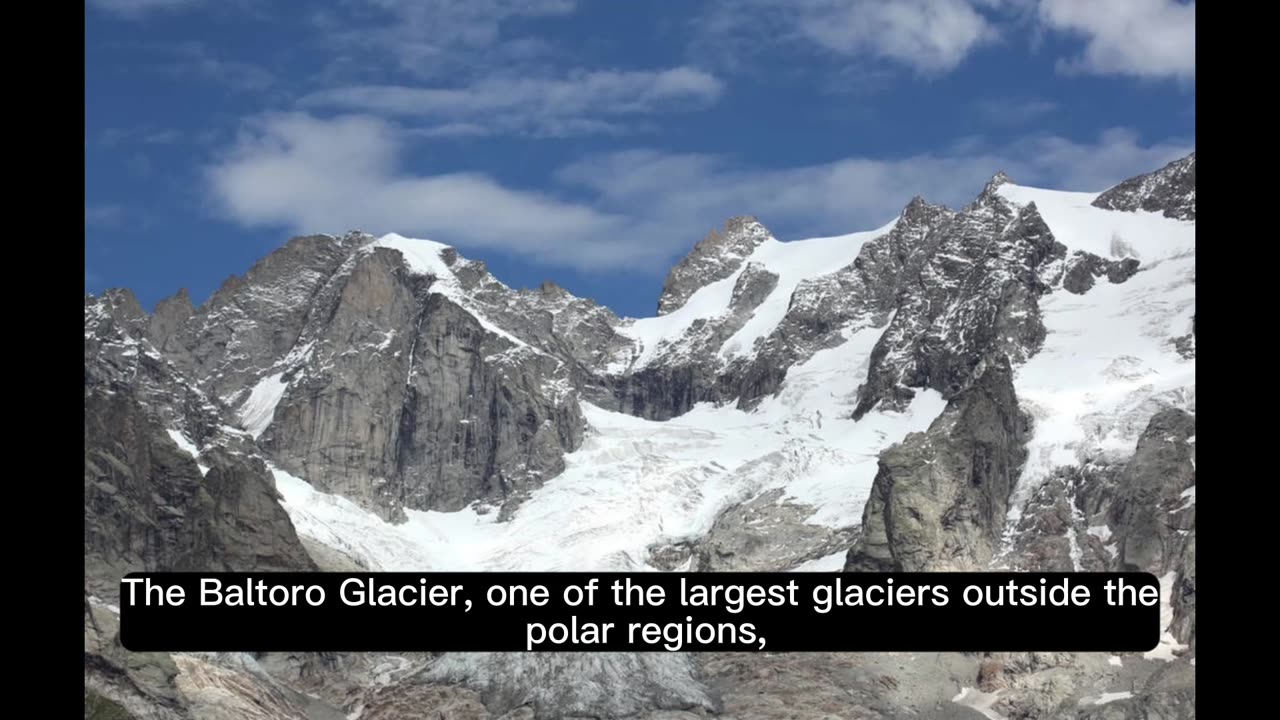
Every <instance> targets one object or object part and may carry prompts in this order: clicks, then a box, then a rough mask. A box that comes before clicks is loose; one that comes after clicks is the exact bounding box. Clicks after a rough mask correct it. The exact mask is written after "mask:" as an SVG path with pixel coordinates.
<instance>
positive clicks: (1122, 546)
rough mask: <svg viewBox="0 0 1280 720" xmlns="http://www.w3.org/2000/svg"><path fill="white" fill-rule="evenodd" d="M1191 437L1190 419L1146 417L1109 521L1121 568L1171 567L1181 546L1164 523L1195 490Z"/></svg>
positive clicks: (1175, 414) (1176, 414) (1174, 414)
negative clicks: (1148, 419)
mask: <svg viewBox="0 0 1280 720" xmlns="http://www.w3.org/2000/svg"><path fill="white" fill-rule="evenodd" d="M1195 432H1196V422H1195V417H1194V416H1192V415H1189V414H1187V413H1186V412H1183V411H1182V410H1177V409H1169V410H1165V411H1162V412H1160V413H1158V414H1156V415H1155V416H1154V417H1152V418H1151V422H1150V423H1149V424H1148V425H1147V429H1146V431H1145V432H1143V434H1142V437H1141V438H1140V439H1139V440H1138V448H1137V450H1136V452H1135V453H1134V455H1133V458H1132V459H1131V460H1130V461H1129V462H1128V464H1127V465H1126V466H1125V469H1124V474H1123V475H1122V477H1121V478H1120V486H1119V489H1118V493H1119V497H1118V498H1117V499H1116V503H1115V505H1114V506H1113V508H1114V509H1113V511H1112V516H1111V521H1112V523H1111V524H1112V526H1113V527H1114V528H1115V529H1116V535H1117V537H1118V541H1119V556H1118V558H1117V560H1118V562H1119V563H1120V567H1121V568H1123V569H1137V570H1150V571H1153V572H1154V571H1156V570H1157V569H1159V570H1161V571H1163V570H1165V569H1167V568H1169V567H1170V566H1171V565H1172V564H1173V562H1174V558H1175V557H1176V555H1177V553H1176V548H1177V546H1178V545H1180V544H1181V541H1180V540H1179V539H1178V535H1177V525H1176V524H1175V525H1174V526H1172V527H1171V526H1170V522H1169V521H1168V520H1167V517H1168V515H1169V514H1170V513H1171V512H1173V511H1175V510H1176V509H1177V508H1179V507H1182V506H1184V505H1186V498H1184V497H1183V495H1182V493H1183V492H1184V491H1186V490H1187V489H1189V488H1191V487H1193V486H1194V485H1195V472H1196V471H1195V445H1194V444H1193V443H1189V442H1187V440H1188V438H1191V437H1192V436H1194V435H1195ZM1156 510H1159V511H1162V512H1153V511H1156ZM1185 512H1191V513H1193V514H1192V516H1191V517H1190V522H1189V523H1188V526H1189V527H1194V505H1191V506H1188V508H1187V511H1185Z"/></svg>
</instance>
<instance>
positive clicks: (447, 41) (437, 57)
mask: <svg viewBox="0 0 1280 720" xmlns="http://www.w3.org/2000/svg"><path fill="white" fill-rule="evenodd" d="M345 7H346V9H347V10H349V11H350V12H345V13H343V14H342V15H341V16H338V15H335V14H334V13H332V12H330V11H321V12H319V13H317V14H316V15H314V16H313V20H315V21H316V24H317V26H318V27H319V28H321V29H322V30H323V31H324V32H325V33H326V34H327V36H328V37H329V38H330V39H331V40H332V41H334V42H335V43H337V44H339V45H340V46H341V47H342V48H343V49H344V50H345V51H346V52H349V53H355V54H360V55H373V56H376V57H391V58H393V59H394V61H395V63H396V65H397V66H398V68H399V69H400V70H402V71H406V72H409V73H411V74H413V75H415V76H424V77H425V76H455V75H458V74H461V73H468V72H471V71H472V70H473V68H475V67H476V66H478V65H485V66H491V65H495V64H497V65H501V64H502V63H503V62H504V61H515V60H524V59H528V57H529V56H530V55H531V54H532V55H537V54H539V53H541V52H543V51H545V50H547V48H546V47H545V46H544V45H543V44H542V43H541V42H540V41H539V40H537V39H536V38H529V37H519V36H517V37H507V36H504V26H507V25H509V24H511V23H513V22H517V21H520V20H522V19H534V18H545V17H555V16H562V15H566V14H568V13H570V12H572V11H573V10H574V8H575V2H574V0H355V1H353V2H349V3H347V4H346V5H345Z"/></svg>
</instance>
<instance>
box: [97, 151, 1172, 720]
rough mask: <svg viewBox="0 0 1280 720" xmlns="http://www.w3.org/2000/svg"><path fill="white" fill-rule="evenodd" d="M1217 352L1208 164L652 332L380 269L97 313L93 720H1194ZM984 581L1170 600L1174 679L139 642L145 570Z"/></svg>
mask: <svg viewBox="0 0 1280 720" xmlns="http://www.w3.org/2000/svg"><path fill="white" fill-rule="evenodd" d="M1195 348H1196V341H1195V155H1194V153H1192V154H1191V155H1189V156H1187V157H1184V158H1182V159H1179V160H1177V161H1175V162H1172V163H1170V164H1169V165H1167V166H1165V167H1163V168H1159V169H1155V170H1153V171H1152V172H1150V173H1148V174H1146V175H1142V176H1139V177H1135V178H1132V179H1130V180H1127V181H1125V182H1122V183H1120V184H1119V185H1116V186H1115V187H1112V188H1110V189H1107V190H1104V191H1102V192H1096V193H1081V192H1064V191H1057V190H1048V189H1039V188H1032V187H1025V186H1022V185H1018V184H1017V183H1016V182H1015V181H1014V180H1013V179H1010V178H1008V177H1006V176H1005V175H1004V174H1003V173H997V174H996V175H995V176H994V177H993V178H992V179H991V180H990V181H989V182H988V183H987V184H986V186H985V187H984V188H983V189H982V191H981V193H980V194H979V195H978V196H977V197H976V198H975V199H974V200H973V201H972V202H971V203H969V204H968V205H966V206H964V207H961V208H949V207H944V206H941V205H934V204H931V203H930V202H928V201H927V200H926V199H924V198H920V197H917V198H914V199H913V200H911V202H910V203H909V204H907V206H906V207H905V208H903V210H902V211H901V213H900V214H899V215H898V217H896V218H894V219H893V220H892V221H891V222H888V223H887V224H885V225H883V226H882V227H879V228H877V229H874V230H870V231H865V232H856V233H852V234H849V235H841V236H835V237H825V238H813V239H807V240H798V241H789V242H782V241H779V240H778V239H776V238H775V237H774V236H773V235H772V233H771V232H770V231H769V229H768V228H767V227H765V225H764V224H762V223H761V222H760V221H759V220H758V219H756V218H752V217H735V218H732V219H730V220H728V221H727V222H725V223H724V225H723V226H722V227H721V228H719V229H717V230H715V231H712V232H710V233H709V234H708V235H707V236H706V237H705V238H703V239H702V240H701V241H700V242H698V243H697V244H696V245H695V246H694V247H693V249H692V251H691V252H690V253H689V254H688V255H687V256H686V257H685V258H684V259H682V260H681V261H680V262H679V263H678V264H676V265H675V267H673V268H672V269H671V271H670V273H669V274H668V276H667V278H666V281H665V283H664V284H663V287H662V292H661V296H660V298H659V299H658V302H657V306H656V308H655V314H654V315H653V316H652V317H646V318H627V317H619V316H618V315H616V314H615V313H614V312H612V311H611V310H610V309H609V308H607V307H604V306H601V305H599V304H597V303H595V302H594V301H592V300H590V299H587V298H580V297H576V296H574V295H573V294H572V293H570V292H568V291H567V290H565V289H563V288H561V287H559V286H557V285H555V284H553V283H545V284H543V285H542V286H541V287H538V288H535V289H516V288H512V287H509V286H507V285H505V284H504V283H503V282H502V281H501V280H500V279H498V278H496V277H494V276H493V275H492V274H491V273H490V272H489V270H488V268H487V267H486V266H485V264H484V263H483V262H480V261H475V260H468V259H467V258H465V257H463V256H462V255H461V254H460V253H459V252H458V251H457V250H456V249H454V248H452V247H450V246H447V245H444V244H441V243H437V242H433V241H430V240H422V239H412V238H407V237H402V236H400V235H396V234H391V235H384V236H381V237H375V236H372V235H369V234H365V233H361V232H350V233H347V234H344V235H311V236H304V237H296V238H294V239H292V240H290V241H289V242H288V243H286V244H285V245H284V246H283V247H281V248H279V249H278V250H276V251H274V252H272V253H270V254H269V255H267V256H266V257H265V258H263V259H262V260H261V261H259V262H258V263H257V264H255V265H254V266H253V267H252V268H250V269H249V270H248V271H247V272H246V273H245V274H244V275H242V276H238V277H233V278H230V279H228V280H227V281H226V282H225V283H224V284H223V285H222V286H221V287H220V288H219V289H218V290H217V291H216V292H215V293H214V294H213V295H212V296H211V297H210V298H208V299H207V300H206V301H205V302H204V303H203V304H201V305H200V306H198V307H197V306H195V305H194V304H193V303H192V301H191V298H190V297H189V296H188V295H187V293H186V292H185V291H181V292H179V293H178V294H176V295H174V296H173V297H171V298H168V299H165V300H163V301H161V302H160V303H159V304H158V305H156V307H155V308H154V309H153V311H151V312H147V311H146V310H145V309H144V308H143V307H142V306H141V305H140V304H139V302H138V301H137V299H136V298H135V297H134V296H133V295H132V293H130V292H129V291H128V290H123V289H120V290H109V291H107V292H105V293H103V294H102V295H98V296H92V295H91V296H86V298H85V598H86V602H85V608H86V614H85V692H86V717H87V718H89V717H92V718H137V719H139V720H141V719H143V718H165V719H168V718H200V719H204V718H209V719H214V718H217V719H221V718H262V719H267V718H272V719H275V718H282V719H283V718H287V719H289V720H302V719H307V720H338V719H342V718H345V719H346V720H393V719H397V718H419V717H430V718H459V719H461V718H509V719H512V720H514V719H516V718H562V717H573V718H588V717H589V718H606V717H607V718H620V717H630V718H648V719H651V720H677V719H682V718H695V717H709V716H715V717H724V718H744V719H745V718H900V717H911V718H975V719H976V718H982V717H987V718H1009V719H1013V718H1079V719H1085V718H1089V719H1094V718H1098V719H1101V718H1156V717H1159V718H1191V717H1194V714H1195V709H1194V700H1195V667H1194V664H1195V659H1194V658H1195ZM983 569H1015V570H1045V571H1050V570H1051V571H1098V570H1142V571H1148V572H1152V573H1154V574H1156V575H1157V576H1158V577H1160V578H1161V583H1162V589H1163V591H1164V592H1163V593H1162V597H1163V600H1164V604H1163V606H1162V625H1163V633H1164V635H1163V639H1162V640H1161V644H1160V646H1159V647H1158V648H1157V649H1156V650H1154V651H1152V652H1149V653H1145V654H1137V655H1126V656H1123V657H1122V656H1117V655H1107V654H1076V653H987V654H974V655H964V654H945V653H944V654H939V653H932V654H884V653H880V654H877V653H819V654H790V655H788V654H780V655H774V654H763V653H760V654H753V653H742V654H735V653H678V654H625V653H604V654H596V653H584V654H576V653H556V654H536V655H535V654H502V653H497V654H495V653H448V654H443V655H436V654H430V653H417V654H415V653H407V654H403V655H373V654H339V653H320V654H281V653H270V654H253V653H238V654H174V655H169V654H159V653H131V652H129V651H126V650H124V649H123V647H122V646H121V645H120V644H119V640H118V608H117V606H118V603H119V597H118V595H119V581H120V578H121V576H122V575H124V574H125V573H127V572H132V571H136V570H201V571H218V570H238V571H273V570H370V571H444V570H468V571H470V570H478V571H485V570H490V571H498V570H538V571H568V570H576V571H587V570H590V571H607V570H625V571H685V572H716V571H732V570H745V571H797V572H806V571H826V572H836V571H843V572H858V571H945V570H983ZM316 632H317V633H323V632H324V628H316ZM852 632H856V628H855V629H853V630H852Z"/></svg>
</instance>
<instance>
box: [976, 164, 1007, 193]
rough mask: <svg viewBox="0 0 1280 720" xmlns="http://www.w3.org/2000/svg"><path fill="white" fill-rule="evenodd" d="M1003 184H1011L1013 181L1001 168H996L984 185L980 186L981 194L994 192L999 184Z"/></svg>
mask: <svg viewBox="0 0 1280 720" xmlns="http://www.w3.org/2000/svg"><path fill="white" fill-rule="evenodd" d="M1004 184H1013V181H1012V180H1010V179H1009V176H1008V175H1005V174H1004V171H1003V170H997V171H996V174H995V175H992V176H991V179H990V180H988V181H987V184H986V186H984V187H983V188H982V194H983V195H989V194H991V193H994V192H995V191H996V190H997V189H999V187H1000V186H1001V185H1004Z"/></svg>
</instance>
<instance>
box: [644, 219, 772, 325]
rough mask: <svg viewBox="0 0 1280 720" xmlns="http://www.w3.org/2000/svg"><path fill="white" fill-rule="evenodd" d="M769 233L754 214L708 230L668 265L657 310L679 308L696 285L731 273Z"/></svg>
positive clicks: (770, 235)
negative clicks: (668, 270)
mask: <svg viewBox="0 0 1280 720" xmlns="http://www.w3.org/2000/svg"><path fill="white" fill-rule="evenodd" d="M770 237H772V234H771V233H770V232H769V230H768V228H766V227H765V226H764V225H763V224H761V223H760V221H759V220H757V219H756V218H755V217H752V216H750V215H739V216H736V217H732V218H729V219H728V220H727V221H725V224H724V227H723V228H722V229H721V230H718V231H717V230H712V231H711V232H710V233H708V234H707V236H706V237H704V238H703V239H702V240H701V241H699V242H698V244H697V245H695V246H693V250H691V251H690V252H689V254H688V255H687V256H685V258H684V259H683V260H681V261H680V262H679V263H677V264H676V266H675V267H674V268H672V269H671V272H670V273H669V274H668V275H667V280H666V282H665V283H663V285H662V296H661V297H660V298H659V299H658V314H659V315H666V314H667V313H669V312H672V311H673V310H677V309H679V308H680V307H681V306H683V305H684V304H685V302H687V301H688V300H689V298H690V297H691V296H692V295H693V294H694V293H695V292H697V291H698V289H699V288H701V287H703V286H704V285H707V284H708V283H712V282H715V281H717V280H723V279H725V278H727V277H729V276H730V275H732V274H733V273H734V272H736V271H737V270H738V268H739V267H741V266H742V262H743V260H745V259H746V258H747V257H750V255H751V252H752V251H753V250H755V249H756V247H757V246H759V245H760V243H763V242H764V241H765V240H767V239H769V238H770Z"/></svg>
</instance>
